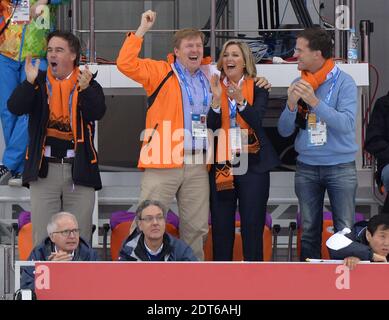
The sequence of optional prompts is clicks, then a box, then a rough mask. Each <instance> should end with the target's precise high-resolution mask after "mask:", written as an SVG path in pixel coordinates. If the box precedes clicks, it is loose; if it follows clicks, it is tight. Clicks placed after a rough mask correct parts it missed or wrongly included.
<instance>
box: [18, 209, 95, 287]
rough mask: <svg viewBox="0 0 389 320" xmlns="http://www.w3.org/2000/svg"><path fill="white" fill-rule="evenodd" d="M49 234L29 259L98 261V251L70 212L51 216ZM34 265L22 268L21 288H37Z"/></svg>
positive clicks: (48, 227)
mask: <svg viewBox="0 0 389 320" xmlns="http://www.w3.org/2000/svg"><path fill="white" fill-rule="evenodd" d="M47 234H48V235H49V236H48V237H47V238H46V239H45V240H43V242H42V243H41V244H39V245H38V246H36V247H35V248H34V249H33V250H32V252H31V254H30V256H29V257H28V260H29V261H96V260H98V257H97V254H96V252H95V251H94V250H93V249H92V248H91V247H90V246H89V244H88V242H87V241H86V240H85V239H83V238H80V229H78V222H77V219H76V217H75V216H74V215H73V214H71V213H69V212H59V213H57V214H55V215H53V216H52V217H51V221H50V222H49V224H48V225H47ZM34 280H35V276H34V268H33V267H24V268H23V270H22V280H21V286H20V287H21V289H31V290H34V288H35V281H34Z"/></svg>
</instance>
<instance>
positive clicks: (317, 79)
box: [301, 59, 335, 91]
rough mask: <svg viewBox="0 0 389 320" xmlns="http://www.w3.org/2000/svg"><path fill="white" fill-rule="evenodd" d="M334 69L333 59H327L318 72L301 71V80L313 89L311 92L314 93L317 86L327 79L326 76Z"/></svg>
mask: <svg viewBox="0 0 389 320" xmlns="http://www.w3.org/2000/svg"><path fill="white" fill-rule="evenodd" d="M334 67H335V62H334V60H333V59H327V60H326V61H325V62H324V64H323V66H322V67H321V68H320V70H318V71H316V72H315V73H311V72H309V71H306V70H303V71H301V78H302V79H303V80H305V81H307V82H309V84H310V85H311V86H312V87H313V90H314V91H316V90H317V88H319V86H320V85H321V84H322V83H324V81H326V79H327V74H329V73H330V72H331V70H332V69H333V68H334Z"/></svg>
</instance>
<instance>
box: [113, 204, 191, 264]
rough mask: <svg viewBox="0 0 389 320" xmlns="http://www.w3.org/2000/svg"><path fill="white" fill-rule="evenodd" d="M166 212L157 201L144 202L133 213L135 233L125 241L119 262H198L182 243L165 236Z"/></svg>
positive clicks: (188, 248) (166, 234)
mask: <svg viewBox="0 0 389 320" xmlns="http://www.w3.org/2000/svg"><path fill="white" fill-rule="evenodd" d="M166 217H167V210H166V209H165V207H164V206H163V205H162V203H160V202H159V201H154V200H145V201H143V202H141V203H140V204H139V206H138V209H137V210H136V218H135V221H136V224H137V227H138V228H137V229H135V231H134V232H132V233H131V234H130V236H129V237H128V238H127V239H126V240H125V241H124V243H123V246H122V248H121V250H120V253H119V260H122V261H197V260H198V259H197V258H196V256H195V255H194V253H193V250H192V249H191V247H189V246H188V245H187V244H186V243H185V242H184V241H182V240H180V239H176V238H174V237H173V236H171V235H169V234H168V233H166V232H165V229H166Z"/></svg>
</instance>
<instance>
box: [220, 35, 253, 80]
mask: <svg viewBox="0 0 389 320" xmlns="http://www.w3.org/2000/svg"><path fill="white" fill-rule="evenodd" d="M233 44H235V45H237V46H238V47H239V49H240V51H241V52H242V56H243V61H244V71H243V72H244V75H245V76H247V77H250V78H255V77H256V76H257V68H256V66H255V61H254V57H253V54H252V52H251V50H250V48H249V46H248V45H247V43H245V42H242V41H240V40H228V41H227V42H226V43H224V45H223V48H222V50H221V52H220V55H219V60H218V61H217V65H216V67H217V69H218V70H219V71H220V72H221V77H222V78H223V77H225V73H224V71H223V56H224V53H225V52H226V50H227V48H228V47H229V46H230V45H233Z"/></svg>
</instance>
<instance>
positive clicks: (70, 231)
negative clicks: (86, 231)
mask: <svg viewBox="0 0 389 320" xmlns="http://www.w3.org/2000/svg"><path fill="white" fill-rule="evenodd" d="M53 233H60V234H61V235H62V236H64V237H66V238H68V237H69V236H70V234H71V233H73V235H75V236H78V235H79V234H80V229H71V230H69V229H67V230H62V231H55V232H53Z"/></svg>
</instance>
